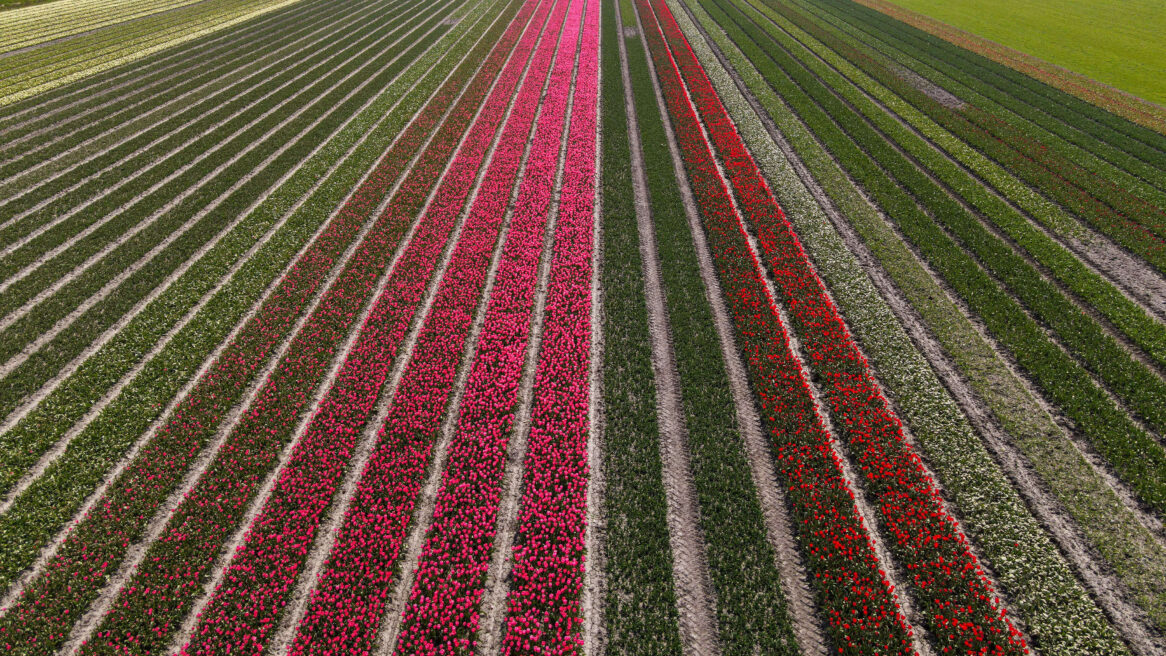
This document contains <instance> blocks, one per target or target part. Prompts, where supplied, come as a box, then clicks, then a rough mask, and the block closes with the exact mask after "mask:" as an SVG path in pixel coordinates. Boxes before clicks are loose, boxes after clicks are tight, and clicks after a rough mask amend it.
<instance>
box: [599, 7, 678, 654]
mask: <svg viewBox="0 0 1166 656" xmlns="http://www.w3.org/2000/svg"><path fill="white" fill-rule="evenodd" d="M617 2H618V0H606V1H605V3H604V7H603V12H602V27H603V34H602V44H603V45H602V47H601V49H600V53H601V57H602V75H601V84H602V93H601V99H602V100H601V102H602V118H601V120H602V132H603V136H602V139H601V143H602V162H601V167H600V168H601V176H600V179H601V181H602V215H601V216H602V222H603V229H602V234H603V248H602V250H601V256H602V258H603V259H602V265H601V274H600V275H601V276H602V280H603V341H604V349H603V414H604V429H603V454H604V462H603V469H604V481H605V482H606V488H605V490H604V495H603V498H604V507H603V515H604V532H603V536H604V544H603V556H604V576H605V578H606V582H605V589H604V598H603V621H602V625H603V627H604V632H605V644H604V653H605V654H607V655H608V656H621V655H624V654H627V655H632V654H638V655H644V656H649V655H655V656H666V655H672V654H679V653H681V646H680V630H679V621H680V618H679V613H678V612H677V606H676V590H675V588H674V586H673V570H672V558H671V549H672V548H671V543H670V541H669V535H668V519H667V510H666V508H667V506H666V504H667V498H666V496H665V493H664V468H663V460H662V456H661V454H660V439H661V438H660V425H659V420H658V419H657V417H656V382H655V376H654V374H653V372H652V347H651V342H650V337H649V333H648V307H647V301H646V296H645V288H644V262H643V255H642V254H641V251H640V247H639V240H640V238H639V232H638V229H637V223H636V208H635V200H634V198H633V193H632V185H631V179H632V175H633V174H632V170H631V152H630V147H629V143H630V137H629V136H628V131H629V129H630V125H629V123H628V116H627V108H626V105H625V98H624V83H623V76H622V72H621V69H622V67H621V64H620V55H619V43H618V41H619V40H621V39H625V38H627V37H624V35H623V30H624V27H625V26H624V25H620V24H619V22H617V20H616V15H617V12H616V3H617ZM632 11H633V10H632V9H631V8H630V7H629V8H628V9H627V11H626V12H624V13H625V19H624V20H625V22H627V21H631V22H632V25H631V26H632V27H633V28H634V22H635V16H634V14H632V13H631V12H632ZM630 38H631V39H633V40H632V41H630V42H629V47H630V46H634V45H636V44H637V43H638V40H639V38H638V36H632V37H630Z"/></svg>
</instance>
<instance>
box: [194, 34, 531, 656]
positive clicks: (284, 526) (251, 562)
mask: <svg viewBox="0 0 1166 656" xmlns="http://www.w3.org/2000/svg"><path fill="white" fill-rule="evenodd" d="M533 34H534V32H528V33H527V35H526V36H525V37H524V38H523V39H522V41H521V42H520V44H519V46H518V48H517V49H516V51H515V54H514V56H513V57H512V58H511V59H510V61H509V62H508V63H507V65H506V67H505V69H504V70H503V72H502V74H501V76H500V77H499V79H498V82H497V84H496V86H495V87H494V89H493V90H492V91H491V93H490V96H489V97H488V99H487V100H486V102H485V104H484V105H483V106H482V109H481V113H480V114H479V115H478V117H477V119H476V120H475V121H474V123H473V126H472V127H471V128H470V131H469V133H468V135H467V137H466V139H465V141H464V143H463V145H462V147H461V149H460V150H459V151H458V153H457V155H456V156H455V158H454V161H453V163H452V165H451V167H450V168H449V170H448V171H447V172H446V174H445V177H444V178H443V179H442V181H441V186H440V187H439V188H438V191H437V194H436V196H435V197H434V199H433V201H432V204H431V205H430V207H429V209H428V210H427V211H426V213H425V216H424V217H423V218H422V221H421V225H420V227H419V228H418V230H417V232H416V234H415V235H414V237H413V240H412V242H411V243H410V245H409V247H408V249H407V250H406V251H405V253H404V254H403V255H402V257H401V258H400V260H399V261H398V262H397V263H396V265H395V267H394V269H393V272H392V274H391V275H390V278H389V281H388V283H387V285H386V288H385V291H384V292H383V293H382V295H381V297H380V298H378V299H377V302H376V304H375V305H374V306H373V308H372V311H371V312H370V313H369V316H368V318H367V319H366V320H365V322H364V325H363V326H362V328H361V332H360V336H359V337H358V339H357V341H356V343H355V345H354V346H353V348H352V350H351V351H350V353H349V354H348V356H347V358H346V360H345V362H344V364H343V366H342V367H341V369H340V371H339V372H338V373H337V375H336V379H335V382H333V384H332V386H331V388H330V389H329V390H328V392H327V394H326V396H325V397H324V399H323V400H322V401H321V402H320V404H319V405H318V406H317V409H316V411H315V414H314V415H313V417H312V420H311V422H310V423H309V425H308V426H307V428H306V429H305V432H304V435H303V437H302V438H301V439H300V441H299V443H298V444H297V445H296V448H295V452H294V453H293V454H292V456H291V458H290V459H289V461H288V463H287V465H286V466H285V467H284V468H283V470H282V471H281V472H280V476H279V479H278V481H277V482H276V484H275V487H274V489H273V490H272V493H271V496H270V497H269V498H268V500H267V501H266V503H265V504H264V507H263V509H262V510H261V511H260V513H259V516H258V517H256V519H255V520H254V522H253V523H252V525H251V527H250V528H249V530H248V533H247V535H246V537H245V539H244V543H243V545H242V546H241V547H240V548H239V550H238V551H237V552H236V553H235V555H234V557H233V558H232V561H231V563H230V565H229V566H228V567H227V571H226V574H225V576H224V579H223V581H222V582H221V583H220V584H219V586H218V588H217V589H216V590H215V593H214V596H213V597H212V598H211V600H210V602H209V604H208V605H207V607H206V608H205V609H204V610H203V612H202V613H201V614H200V619H199V623H198V624H197V626H196V627H195V631H194V635H193V636H192V637H191V641H190V643H189V644H187V645H186V646H185V647H184V648H183V653H184V654H205V655H210V654H221V653H227V652H228V650H235V651H239V650H241V651H244V652H249V653H251V652H253V653H261V652H262V650H263V649H264V648H265V647H266V642H267V638H268V637H269V636H270V633H271V631H272V630H273V629H274V627H275V626H276V621H277V619H278V616H279V613H280V611H281V610H282V609H283V607H284V605H285V604H286V603H287V600H288V593H289V592H290V591H291V589H292V587H293V586H294V585H295V580H296V577H297V576H298V574H299V570H300V568H301V567H302V566H303V564H304V560H305V558H306V556H307V553H308V550H309V548H310V547H311V544H312V541H313V540H314V538H315V534H316V529H317V528H318V526H319V521H320V519H321V518H322V516H323V514H324V511H325V510H326V509H327V508H328V506H329V505H330V503H331V501H332V497H333V496H334V494H335V492H336V487H337V484H338V483H339V479H340V477H341V475H342V474H343V473H344V469H345V466H346V465H347V463H348V460H349V458H350V456H351V454H352V449H353V447H354V446H355V444H356V440H357V439H358V438H359V436H360V434H361V432H362V430H363V428H364V425H365V423H366V422H367V421H368V418H369V414H370V413H371V411H372V408H373V406H374V404H375V403H376V400H377V398H378V396H379V395H380V392H381V388H382V387H383V385H384V383H385V380H386V378H387V376H388V374H389V371H390V369H391V367H392V364H393V361H394V359H395V356H396V354H397V349H398V347H399V345H400V343H401V341H402V339H403V337H404V335H405V333H406V331H407V330H408V328H409V325H410V323H411V322H412V320H413V318H414V315H415V313H416V311H417V308H418V306H419V305H420V303H421V301H422V298H423V295H424V293H425V289H426V287H427V286H428V282H429V278H430V277H431V275H432V273H433V271H434V269H435V267H436V265H437V262H438V261H439V260H440V259H441V254H442V252H443V251H444V250H445V247H446V244H447V242H448V240H449V237H450V235H451V234H452V231H453V228H454V226H455V224H456V223H457V221H458V218H459V216H460V215H461V213H462V209H463V207H464V206H465V202H466V199H467V196H468V195H469V192H470V189H471V187H472V186H473V182H474V179H475V178H476V177H477V174H478V171H479V169H480V168H481V167H482V166H483V164H484V159H485V155H486V153H487V151H488V149H489V147H490V145H491V143H492V142H493V140H494V135H495V133H496V132H497V130H498V128H499V126H500V124H501V123H502V118H503V116H504V115H505V112H506V109H507V106H508V104H509V101H510V97H511V96H512V94H513V93H514V90H515V87H516V86H517V83H518V81H519V78H520V77H521V72H522V69H523V67H524V64H525V61H526V59H527V52H528V51H529V48H530V46H531V45H533V43H532V42H533V36H532V35H533ZM471 115H472V112H467V114H466V115H465V116H453V117H451V120H454V121H457V122H461V123H463V124H464V123H465V122H468V120H469V119H470V116H471ZM429 177H430V178H435V177H436V172H431V173H430V176H429ZM397 211H398V210H397V209H396V208H395V206H393V205H392V204H390V208H389V212H391V213H395V212H397Z"/></svg>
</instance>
